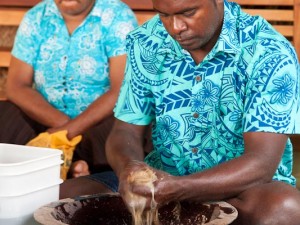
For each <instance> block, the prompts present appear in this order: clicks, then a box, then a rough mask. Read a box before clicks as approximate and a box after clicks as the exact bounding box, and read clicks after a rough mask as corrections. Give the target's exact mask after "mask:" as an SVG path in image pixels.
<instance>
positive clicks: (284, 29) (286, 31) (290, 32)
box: [273, 25, 294, 37]
mask: <svg viewBox="0 0 300 225" xmlns="http://www.w3.org/2000/svg"><path fill="white" fill-rule="evenodd" d="M273 27H274V28H275V29H276V30H277V31H278V32H280V33H281V34H282V35H283V36H285V37H293V36H294V26H292V25H288V26H285V25H273Z"/></svg>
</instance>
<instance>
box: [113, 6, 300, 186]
mask: <svg viewBox="0 0 300 225" xmlns="http://www.w3.org/2000/svg"><path fill="white" fill-rule="evenodd" d="M224 4H225V16H224V24H223V28H222V31H221V35H220V37H219V39H218V41H217V43H216V45H215V46H214V48H213V49H212V50H211V52H210V53H209V54H208V55H207V56H206V57H205V58H204V60H203V61H202V62H201V63H200V64H198V65H196V64H195V63H194V60H193V59H192V57H191V56H190V54H189V53H188V52H186V51H185V50H184V49H182V48H181V47H180V45H179V44H178V43H177V42H176V41H175V40H174V39H172V37H171V36H170V35H168V33H167V31H166V30H165V28H164V26H163V25H162V23H161V21H160V19H159V17H158V16H155V17H154V18H153V19H151V20H150V21H149V22H147V23H145V24H144V25H143V26H141V27H139V28H138V29H136V30H135V31H133V32H131V33H130V35H129V36H128V39H127V51H128V64H127V67H126V76H125V80H124V82H123V86H122V89H121V93H120V96H119V100H118V103H117V105H116V107H115V116H116V117H117V118H118V119H120V120H122V121H126V122H128V123H131V124H136V125H147V124H150V123H153V143H154V150H153V151H152V152H151V153H150V154H149V155H148V156H147V158H146V159H145V161H146V162H147V163H148V164H150V165H151V166H153V167H156V168H159V169H163V170H165V171H167V172H169V173H171V174H173V175H186V174H192V173H196V172H198V171H202V170H205V169H208V168H211V167H213V166H215V165H218V164H221V163H223V162H225V161H229V160H231V159H233V158H236V157H238V156H240V155H242V154H243V152H244V140H243V133H244V132H274V133H285V134H290V133H299V131H300V126H299V118H300V112H299V104H300V101H299V97H300V93H299V75H300V71H299V70H300V69H299V62H298V61H297V56H296V53H295V50H294V49H293V47H292V46H291V45H290V43H289V42H288V41H287V40H286V39H285V38H284V37H283V36H282V35H280V34H279V33H277V32H276V31H275V30H274V29H273V28H272V26H271V25H270V24H268V23H267V22H266V21H265V20H264V19H262V18H260V17H253V16H250V15H248V14H245V13H244V12H242V11H241V8H240V7H239V6H238V5H237V4H235V3H228V2H227V1H224ZM296 119H298V121H296ZM291 171H292V146H291V143H290V141H288V143H287V145H286V149H285V152H284V156H283V157H282V161H281V163H280V166H279V167H278V170H277V171H276V174H275V175H274V179H275V180H282V181H285V182H287V183H290V184H292V185H295V179H294V177H293V176H292V175H291Z"/></svg>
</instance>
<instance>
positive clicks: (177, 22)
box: [172, 16, 187, 35]
mask: <svg viewBox="0 0 300 225" xmlns="http://www.w3.org/2000/svg"><path fill="white" fill-rule="evenodd" d="M172 26H173V31H174V33H175V34H176V35H179V34H180V33H181V32H182V31H185V30H186V28H187V26H186V23H185V22H184V21H183V20H182V19H180V18H179V17H177V16H173V18H172Z"/></svg>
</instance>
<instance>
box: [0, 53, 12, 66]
mask: <svg viewBox="0 0 300 225" xmlns="http://www.w3.org/2000/svg"><path fill="white" fill-rule="evenodd" d="M10 59H11V54H10V52H9V51H0V67H9V63H10Z"/></svg>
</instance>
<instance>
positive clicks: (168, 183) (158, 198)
mask: <svg viewBox="0 0 300 225" xmlns="http://www.w3.org/2000/svg"><path fill="white" fill-rule="evenodd" d="M147 170H151V171H153V174H154V175H155V176H156V179H154V180H153V187H154V190H151V188H150V187H149V185H144V184H143V183H142V182H141V183H139V182H131V179H132V178H131V177H132V175H133V174H134V173H135V172H139V171H147ZM178 182H179V181H178V178H177V177H175V176H172V175H170V174H168V173H165V172H163V171H160V170H156V169H154V168H152V167H149V166H148V165H147V164H146V163H144V162H141V161H131V162H130V163H128V164H127V166H126V168H125V169H124V170H123V171H122V173H121V174H120V176H119V192H120V194H121V196H122V197H123V199H124V201H125V202H126V203H127V204H128V203H129V201H130V199H126V196H128V193H133V194H135V195H137V196H141V197H143V198H146V199H147V200H146V206H145V208H146V209H150V208H152V206H153V199H152V197H153V196H152V191H154V200H155V202H156V203H157V204H158V207H159V206H161V205H164V204H166V203H168V202H171V201H176V200H177V199H178V196H177V195H178V193H180V192H179V189H178V187H180V185H178V184H179V183H178Z"/></svg>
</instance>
